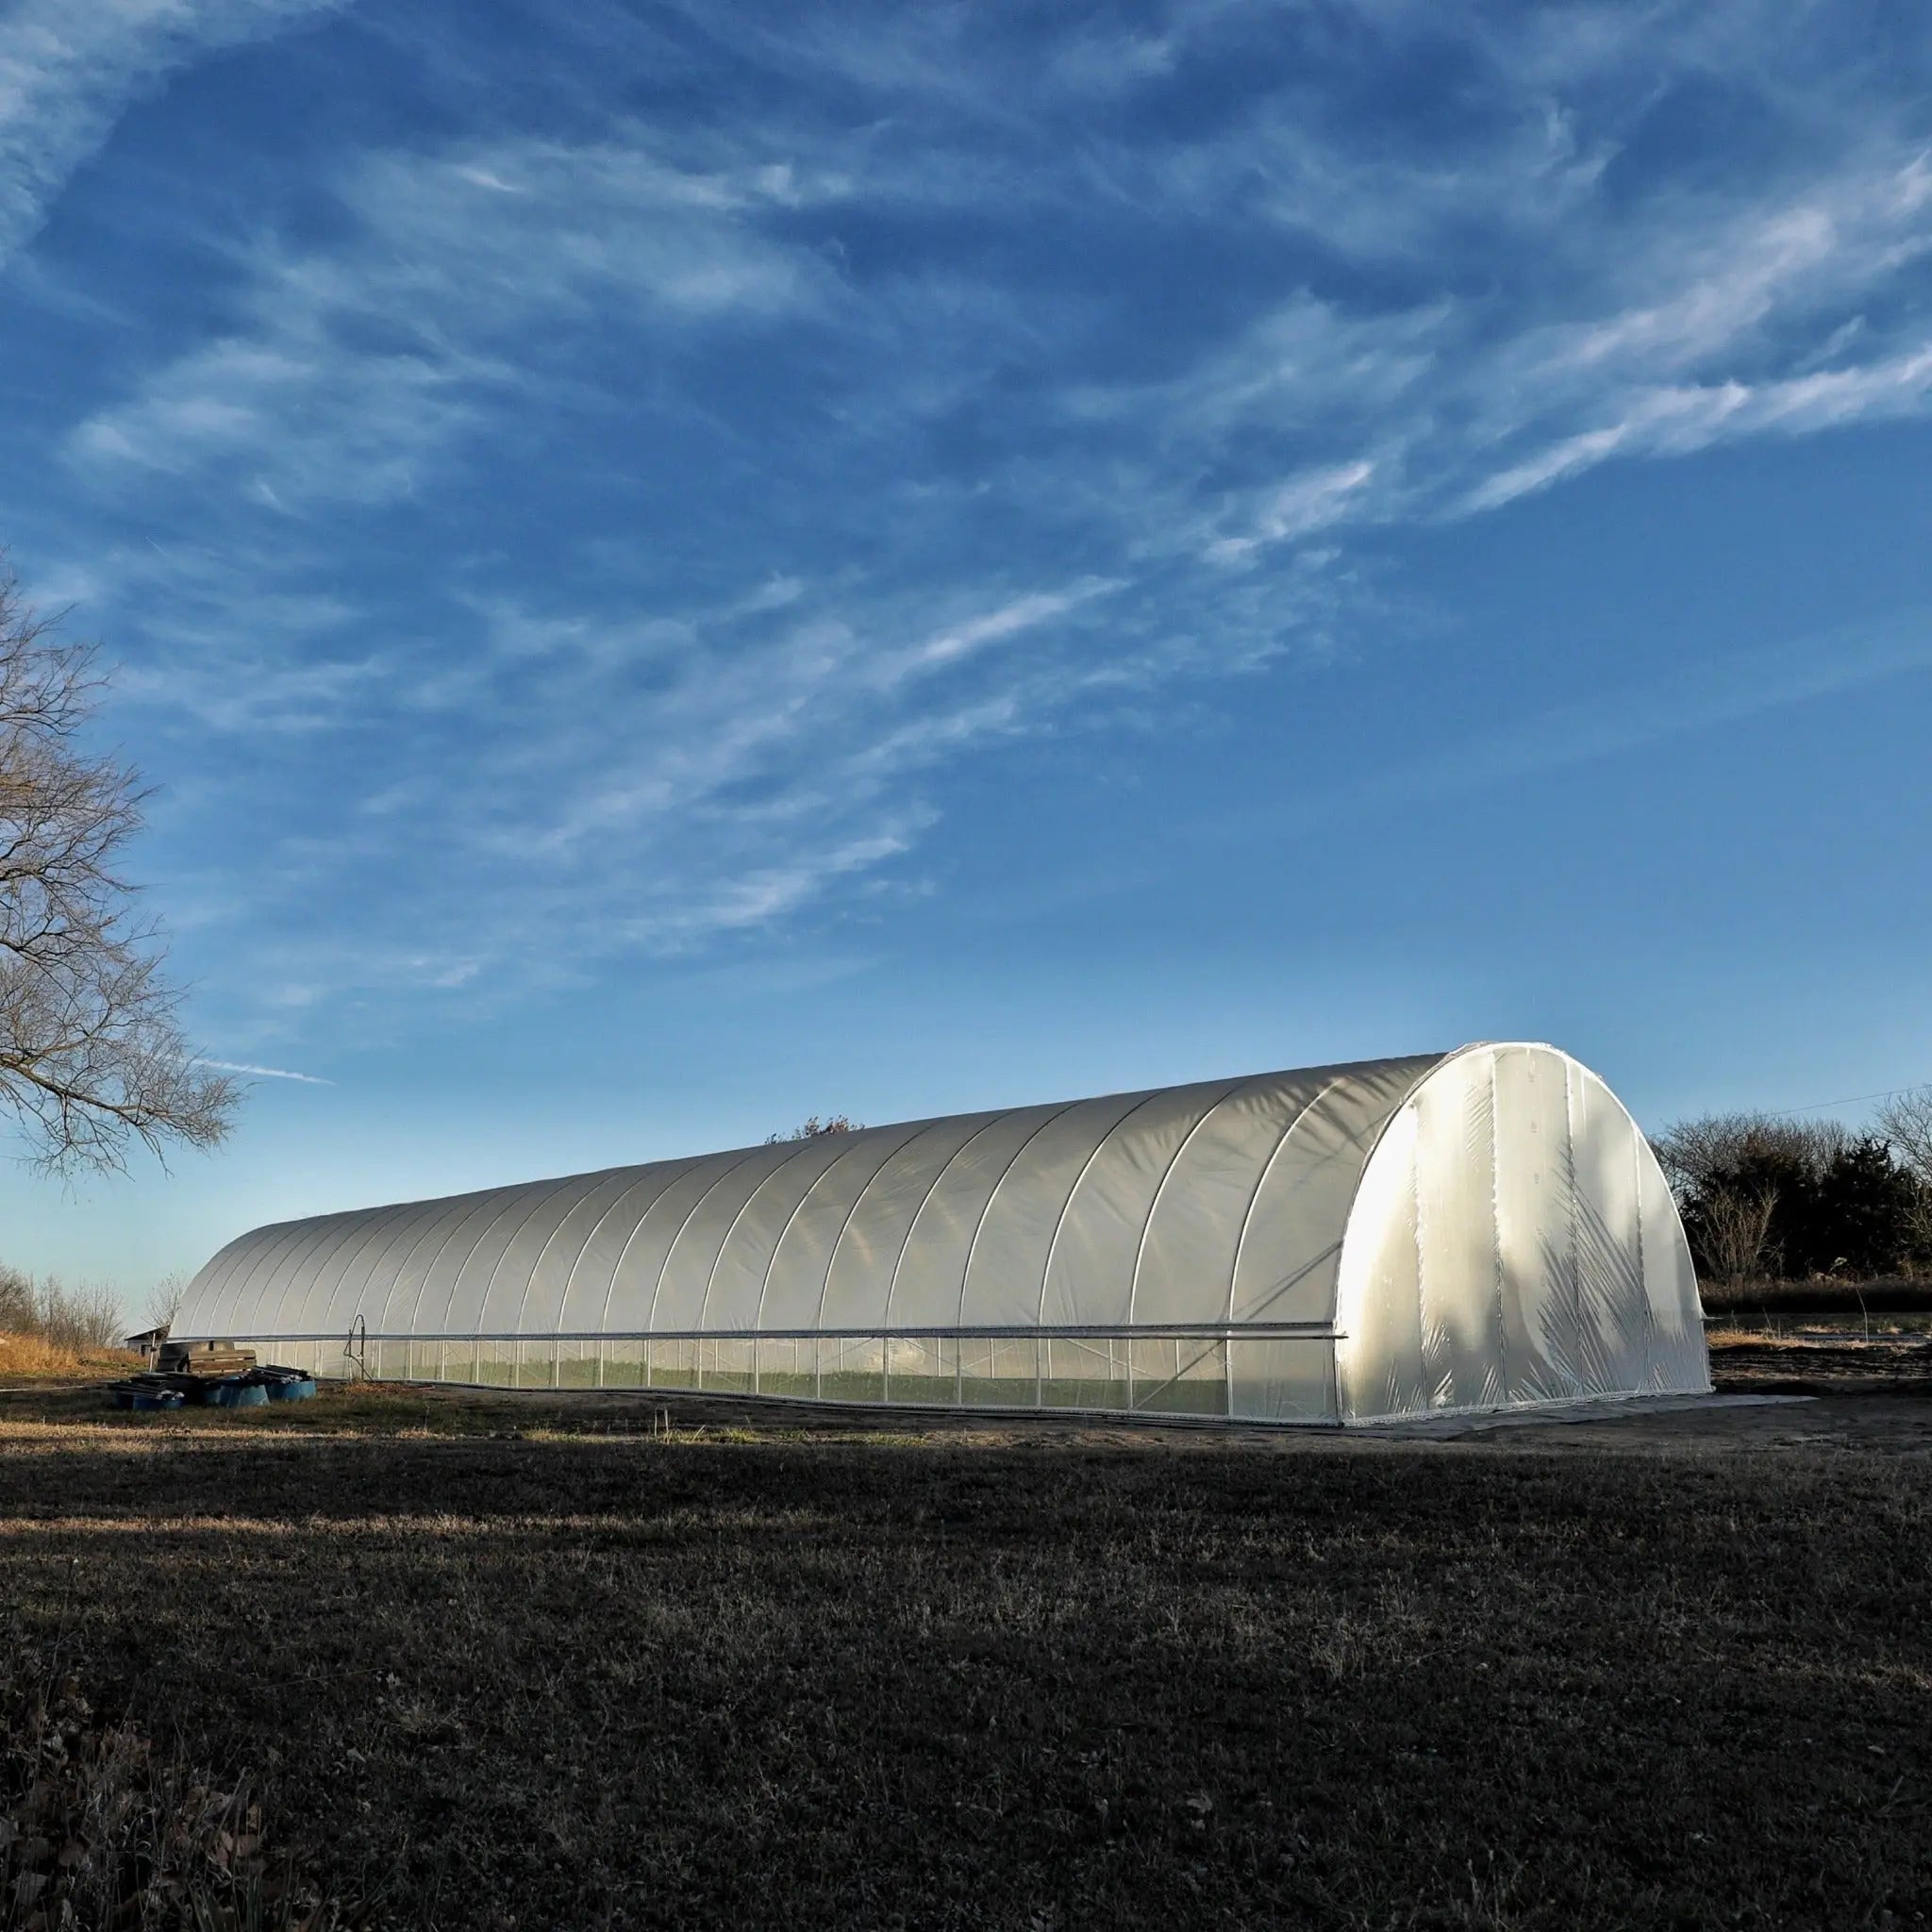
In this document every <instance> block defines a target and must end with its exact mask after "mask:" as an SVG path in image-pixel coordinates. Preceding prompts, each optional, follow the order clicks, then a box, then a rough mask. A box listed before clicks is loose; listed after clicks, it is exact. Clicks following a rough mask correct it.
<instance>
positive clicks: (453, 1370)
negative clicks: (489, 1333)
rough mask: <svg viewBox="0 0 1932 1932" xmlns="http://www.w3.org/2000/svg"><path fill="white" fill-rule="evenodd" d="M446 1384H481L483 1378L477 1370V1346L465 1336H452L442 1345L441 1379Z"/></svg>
mask: <svg viewBox="0 0 1932 1932" xmlns="http://www.w3.org/2000/svg"><path fill="white" fill-rule="evenodd" d="M440 1379H441V1380H442V1381H445V1382H480V1381H481V1380H482V1379H483V1377H482V1376H481V1375H480V1374H478V1373H477V1369H476V1344H475V1342H474V1341H469V1340H468V1339H467V1338H465V1337H463V1336H452V1337H449V1338H448V1339H446V1340H445V1341H444V1342H443V1344H442V1370H441V1377H440Z"/></svg>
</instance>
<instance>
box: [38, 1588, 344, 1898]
mask: <svg viewBox="0 0 1932 1932" xmlns="http://www.w3.org/2000/svg"><path fill="white" fill-rule="evenodd" d="M61 1648H62V1646H61V1645H60V1643H59V1642H58V1640H49V1639H47V1638H45V1637H38V1638H37V1637H35V1636H33V1635H30V1634H26V1633H25V1632H24V1631H23V1630H22V1629H21V1628H20V1627H19V1625H18V1624H17V1622H16V1620H15V1619H13V1618H12V1617H10V1616H7V1615H0V1926H5V1927H7V1928H8V1932H16V1928H17V1932H57V1928H78V1927H89V1926H103V1927H105V1926H113V1927H117V1928H127V1932H174V1928H177V1927H179V1928H188V1927H194V1928H197V1932H199V1928H204V1927H206V1928H214V1927H225V1928H226V1927H232V1928H236V1932H240V1928H243V1927H249V1928H255V1927H261V1928H269V1927H276V1928H286V1932H319V1928H322V1927H325V1926H328V1925H333V1924H339V1923H341V1914H340V1912H339V1910H338V1908H337V1907H335V1906H334V1905H332V1904H330V1903H326V1902H325V1901H323V1900H321V1899H319V1898H317V1897H315V1896H314V1895H313V1894H311V1893H309V1892H308V1891H307V1890H305V1888H303V1887H302V1886H301V1885H300V1884H299V1883H298V1882H297V1881H296V1879H295V1877H294V1875H293V1874H292V1872H291V1868H290V1864H289V1861H288V1860H287V1859H280V1860H275V1859H272V1858H271V1856H270V1851H269V1847H268V1845H267V1843H266V1840H265V1839H264V1837H263V1832H262V1815H261V1807H260V1806H259V1805H258V1804H257V1803H256V1802H254V1801H253V1800H252V1798H251V1796H250V1794H249V1792H248V1791H247V1790H220V1789H217V1788H216V1787H215V1786H214V1785H213V1784H212V1783H211V1782H210V1781H208V1779H206V1778H203V1777H197V1776H196V1775H195V1774H194V1773H193V1772H192V1770H191V1769H190V1768H189V1767H188V1766H187V1765H186V1764H184V1763H182V1762H181V1761H180V1760H178V1759H170V1758H169V1757H166V1756H165V1755H163V1754H161V1753H158V1752H157V1751H156V1750H155V1749H154V1747H153V1745H152V1743H151V1742H150V1740H148V1739H147V1738H146V1737H145V1736H143V1735H142V1732H141V1731H140V1729H139V1728H138V1727H137V1726H136V1725H135V1724H131V1723H128V1722H125V1721H123V1720H116V1719H114V1718H111V1717H109V1716H108V1715H106V1714H105V1713H103V1712H101V1711H99V1710H97V1709H96V1708H95V1707H94V1706H93V1705H92V1704H91V1703H90V1702H89V1700H88V1696H87V1693H86V1690H85V1688H84V1686H83V1685H82V1683H81V1680H80V1679H79V1677H78V1676H76V1675H75V1674H74V1673H73V1672H72V1671H71V1670H70V1669H68V1668H67V1667H66V1665H65V1662H64V1660H63V1658H62V1656H61Z"/></svg>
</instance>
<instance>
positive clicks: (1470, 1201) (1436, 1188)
mask: <svg viewBox="0 0 1932 1932" xmlns="http://www.w3.org/2000/svg"><path fill="white" fill-rule="evenodd" d="M1411 1105H1412V1106H1413V1107H1414V1108H1415V1110H1416V1116H1417V1124H1418V1133H1417V1137H1416V1176H1415V1188H1416V1247H1417V1250H1418V1254H1419V1257H1420V1263H1419V1267H1418V1271H1417V1273H1418V1277H1419V1290H1420V1296H1421V1302H1422V1318H1421V1322H1420V1324H1419V1325H1420V1327H1421V1331H1422V1354H1423V1359H1422V1376H1421V1379H1422V1384H1423V1388H1424V1392H1425V1399H1426V1405H1427V1407H1430V1408H1493V1407H1497V1406H1498V1405H1500V1404H1501V1403H1503V1402H1505V1401H1507V1376H1506V1372H1505V1368H1504V1355H1505V1340H1504V1333H1503V1297H1502V1281H1501V1272H1500V1268H1499V1257H1498V1253H1497V1243H1496V1212H1495V1189H1494V1176H1495V1167H1496V1141H1495V1105H1494V1089H1493V1085H1492V1082H1491V1065H1490V1063H1489V1061H1488V1058H1487V1057H1486V1056H1484V1055H1480V1054H1465V1055H1463V1056H1462V1057H1461V1058H1458V1059H1453V1060H1450V1061H1449V1062H1447V1063H1446V1064H1445V1065H1444V1066H1443V1067H1441V1069H1440V1070H1439V1071H1438V1072H1437V1074H1435V1075H1434V1076H1433V1077H1432V1078H1430V1079H1428V1080H1425V1081H1424V1083H1423V1085H1422V1087H1421V1089H1420V1090H1419V1091H1417V1093H1416V1096H1415V1099H1414V1101H1413V1102H1412V1103H1411Z"/></svg>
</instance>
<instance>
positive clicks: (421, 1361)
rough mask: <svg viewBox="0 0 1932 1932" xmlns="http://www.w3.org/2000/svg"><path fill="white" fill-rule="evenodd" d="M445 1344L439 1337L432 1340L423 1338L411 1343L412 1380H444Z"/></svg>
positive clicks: (410, 1376) (410, 1367)
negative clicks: (423, 1339)
mask: <svg viewBox="0 0 1932 1932" xmlns="http://www.w3.org/2000/svg"><path fill="white" fill-rule="evenodd" d="M443 1347H444V1344H443V1342H442V1341H441V1339H440V1338H439V1339H437V1340H435V1341H421V1340H417V1341H411V1342H410V1343H409V1380H410V1381H412V1382H440V1381H441V1380H442V1361H443Z"/></svg>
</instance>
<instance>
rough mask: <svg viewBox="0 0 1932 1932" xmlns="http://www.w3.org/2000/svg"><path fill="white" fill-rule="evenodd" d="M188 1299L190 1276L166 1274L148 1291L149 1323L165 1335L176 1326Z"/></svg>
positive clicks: (177, 1273)
mask: <svg viewBox="0 0 1932 1932" xmlns="http://www.w3.org/2000/svg"><path fill="white" fill-rule="evenodd" d="M187 1299H188V1277H187V1275H185V1274H180V1273H179V1272H176V1273H175V1274H164V1275H162V1276H161V1278H160V1279H159V1280H158V1282H156V1283H155V1285H154V1287H153V1288H152V1289H150V1290H149V1291H148V1297H147V1325H148V1326H149V1327H150V1328H158V1329H159V1330H160V1332H161V1333H162V1334H163V1335H165V1334H167V1333H168V1331H169V1330H170V1329H171V1328H173V1327H174V1325H175V1322H176V1321H177V1320H179V1318H180V1314H181V1305H182V1304H183V1303H184V1302H185V1301H186V1300H187Z"/></svg>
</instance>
